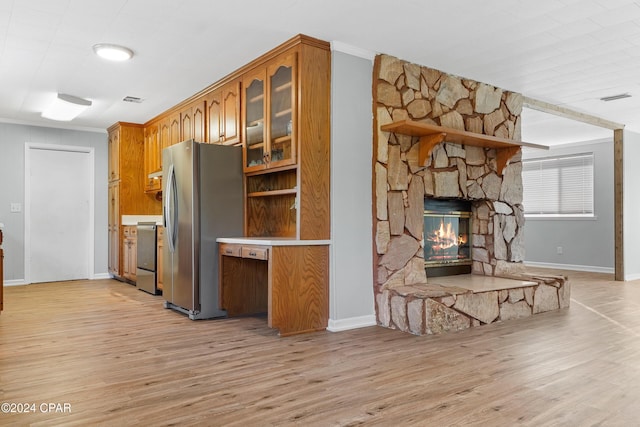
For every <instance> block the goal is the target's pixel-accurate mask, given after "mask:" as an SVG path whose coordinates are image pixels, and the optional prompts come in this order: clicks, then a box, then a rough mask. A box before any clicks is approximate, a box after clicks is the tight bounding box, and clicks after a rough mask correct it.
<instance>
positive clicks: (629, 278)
mask: <svg viewBox="0 0 640 427" xmlns="http://www.w3.org/2000/svg"><path fill="white" fill-rule="evenodd" d="M638 279H640V274H629V275H625V276H624V281H625V282H631V281H632V280H638Z"/></svg>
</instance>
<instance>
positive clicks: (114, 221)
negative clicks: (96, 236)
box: [108, 181, 120, 277]
mask: <svg viewBox="0 0 640 427" xmlns="http://www.w3.org/2000/svg"><path fill="white" fill-rule="evenodd" d="M119 190H120V183H119V182H118V181H113V182H110V183H109V216H108V218H109V219H108V221H109V223H108V232H109V273H110V274H111V275H112V276H114V277H116V276H119V275H120V197H119V195H118V192H119Z"/></svg>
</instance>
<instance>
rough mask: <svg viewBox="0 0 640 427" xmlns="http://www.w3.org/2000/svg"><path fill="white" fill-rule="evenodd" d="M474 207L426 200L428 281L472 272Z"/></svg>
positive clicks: (426, 264) (463, 202) (426, 263)
mask: <svg viewBox="0 0 640 427" xmlns="http://www.w3.org/2000/svg"><path fill="white" fill-rule="evenodd" d="M470 240H471V203H470V202H468V201H464V200H443V199H432V198H425V200H424V264H425V268H426V269H427V277H436V276H448V275H453V274H467V273H470V272H471V264H472V260H471V242H470Z"/></svg>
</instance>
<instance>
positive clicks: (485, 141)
mask: <svg viewBox="0 0 640 427" xmlns="http://www.w3.org/2000/svg"><path fill="white" fill-rule="evenodd" d="M380 130H382V131H384V132H393V133H399V134H402V135H410V136H419V137H420V153H419V157H418V160H419V162H420V164H421V165H424V163H425V161H426V160H427V159H428V158H429V156H431V152H432V151H433V149H434V148H435V146H436V145H438V144H440V143H441V142H452V143H455V144H461V145H472V146H475V147H485V148H495V149H496V153H497V163H498V165H497V166H498V173H500V175H502V174H503V173H504V168H505V167H506V166H507V164H509V160H511V158H512V157H513V156H515V155H516V154H517V153H518V151H519V150H520V148H521V147H531V148H538V149H542V150H548V149H549V147H547V146H546V145H539V144H531V143H528V142H522V141H514V140H512V139H506V138H499V137H497V136H491V135H483V134H479V133H474V132H467V131H464V130H458V129H452V128H447V127H443V126H438V125H430V124H427V123H422V122H416V121H413V120H400V121H397V122H393V123H389V124H386V125H383V126H381V127H380Z"/></svg>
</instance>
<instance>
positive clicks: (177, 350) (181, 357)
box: [0, 270, 640, 426]
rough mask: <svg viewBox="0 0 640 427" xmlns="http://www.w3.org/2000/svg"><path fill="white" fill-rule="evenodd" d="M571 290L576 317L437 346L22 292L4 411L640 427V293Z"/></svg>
mask: <svg viewBox="0 0 640 427" xmlns="http://www.w3.org/2000/svg"><path fill="white" fill-rule="evenodd" d="M532 271H533V270H532ZM545 272H547V273H551V272H553V273H556V274H557V273H559V272H558V271H551V270H546V271H545ZM560 273H561V272H560ZM564 274H566V275H568V276H569V277H570V280H571V282H572V303H571V307H570V308H569V309H566V310H561V311H558V312H551V313H543V314H538V315H535V316H532V317H530V318H526V319H519V320H513V321H510V322H503V323H497V324H493V325H486V326H483V327H479V328H472V329H470V330H465V331H460V332H456V333H450V334H446V335H440V336H424V337H417V336H413V335H410V334H406V333H402V332H398V331H393V330H388V329H384V328H381V327H377V326H374V327H368V328H362V329H357V330H352V331H345V332H339V333H330V332H319V333H311V334H305V335H298V336H292V337H286V338H280V337H278V336H277V335H276V333H275V332H274V331H273V330H271V329H269V328H268V327H267V321H266V318H265V317H245V318H234V319H223V320H213V321H209V320H206V321H191V320H188V319H187V318H186V317H185V316H183V315H181V314H179V313H176V312H174V311H171V310H166V309H164V308H163V307H162V298H161V297H154V296H151V295H148V294H146V293H144V292H141V291H138V290H137V289H136V288H135V287H133V286H131V285H128V284H124V283H120V282H117V281H113V280H98V281H74V282H58V283H46V284H38V285H29V286H19V287H7V288H5V311H4V312H3V313H2V314H1V315H0V402H9V403H14V404H16V405H17V404H22V403H28V404H32V403H33V404H35V405H36V412H34V413H23V414H20V413H2V412H0V425H2V426H5V425H31V426H58V425H65V426H88V425H108V426H115V425H117V426H127V425H145V426H155V425H181V426H200V425H206V426H271V425H278V426H287V425H303V426H356V425H367V426H369V425H372V426H400V425H401V426H412V425H416V426H514V425H522V426H565V425H566V426H596V425H598V426H633V425H638V423H639V421H638V420H639V419H640V404H638V402H640V281H636V282H626V283H624V282H614V281H613V275H607V274H594V273H580V272H564ZM42 403H57V404H61V405H64V404H65V403H66V404H69V405H70V407H71V412H70V413H69V412H66V413H55V412H51V411H42V410H41V407H40V404H42ZM45 408H48V407H45Z"/></svg>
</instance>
